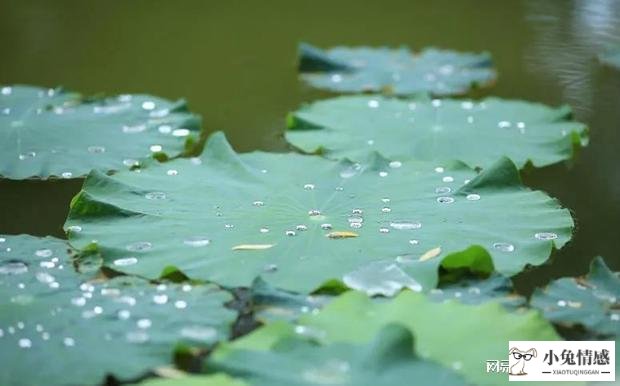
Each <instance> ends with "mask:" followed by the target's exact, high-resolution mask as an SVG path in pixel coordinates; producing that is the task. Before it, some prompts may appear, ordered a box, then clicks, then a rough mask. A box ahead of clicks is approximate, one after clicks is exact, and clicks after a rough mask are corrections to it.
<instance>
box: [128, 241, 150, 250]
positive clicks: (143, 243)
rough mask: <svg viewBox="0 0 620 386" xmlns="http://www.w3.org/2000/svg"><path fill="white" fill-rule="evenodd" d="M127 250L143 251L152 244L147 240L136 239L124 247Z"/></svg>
mask: <svg viewBox="0 0 620 386" xmlns="http://www.w3.org/2000/svg"><path fill="white" fill-rule="evenodd" d="M125 248H126V249H127V250H128V251H131V252H144V251H148V250H149V249H151V248H153V244H151V243H150V242H148V241H138V242H135V243H132V244H129V245H127V246H126V247H125Z"/></svg>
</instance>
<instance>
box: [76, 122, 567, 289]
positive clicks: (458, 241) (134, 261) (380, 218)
mask: <svg viewBox="0 0 620 386" xmlns="http://www.w3.org/2000/svg"><path fill="white" fill-rule="evenodd" d="M200 161H201V162H200V164H199V163H198V162H194V161H192V160H187V159H179V160H175V161H172V162H168V163H166V164H157V165H153V166H152V167H147V168H145V169H143V170H142V172H141V173H133V172H122V173H118V174H116V175H114V176H106V175H104V174H103V173H100V172H96V171H95V172H93V173H91V175H90V176H89V177H88V178H87V180H86V182H85V184H84V187H83V191H82V192H81V193H80V194H79V195H78V196H77V197H76V198H75V199H74V200H73V202H72V205H71V212H70V215H69V218H68V221H67V223H66V229H67V230H68V231H69V238H70V243H71V244H72V245H73V246H75V247H76V248H78V249H81V250H84V249H87V250H90V249H91V248H93V247H97V248H98V250H99V252H100V253H101V254H102V256H103V261H104V264H107V265H109V266H112V267H113V268H115V269H117V270H120V271H123V272H127V273H133V274H139V275H143V276H145V277H149V278H155V277H158V276H159V275H160V274H161V273H162V271H163V270H164V268H166V267H167V266H174V267H176V268H178V269H180V270H181V271H182V272H183V273H185V274H186V275H188V276H189V277H192V278H197V279H204V280H211V281H214V282H216V283H220V284H222V285H225V286H233V287H239V286H243V287H248V286H249V285H251V283H252V281H253V280H254V278H255V277H257V276H260V275H262V276H263V278H264V279H265V280H266V281H267V282H268V283H270V284H271V285H273V286H274V287H277V288H280V289H283V290H289V291H296V292H302V293H306V292H308V291H312V290H314V289H317V288H318V287H320V286H321V285H322V284H325V282H327V281H329V280H331V279H337V280H344V283H345V284H347V285H348V286H349V287H352V288H356V289H364V290H367V291H369V292H373V293H377V294H384V295H391V294H393V293H395V292H397V291H398V290H399V289H400V288H402V287H408V288H412V289H414V290H418V291H419V290H428V289H430V288H433V287H435V285H436V284H437V271H438V268H439V265H440V264H443V266H444V268H446V269H450V270H452V269H457V268H469V269H470V270H472V271H475V272H478V273H484V274H488V273H489V272H491V271H492V270H493V265H494V266H495V268H496V269H497V270H498V271H500V272H503V273H505V274H507V275H514V274H516V273H518V272H519V271H521V270H522V269H523V267H524V266H525V265H526V264H532V265H538V264H541V263H543V262H544V261H545V260H547V258H548V256H549V254H550V252H551V250H552V248H553V246H554V245H555V246H556V247H561V246H562V245H563V244H564V243H566V242H567V241H568V239H569V238H570V236H571V229H572V227H573V222H572V218H571V216H570V214H569V212H568V211H567V210H565V209H561V208H560V206H559V204H558V202H557V201H555V200H554V199H551V198H549V197H548V196H547V195H545V194H544V193H542V192H538V191H531V190H529V189H527V188H524V187H523V186H522V185H521V184H520V181H519V176H518V172H517V170H516V168H515V166H514V165H513V164H512V163H511V162H510V161H509V160H507V159H502V160H500V161H499V162H498V163H497V164H495V165H494V166H492V167H489V168H488V169H487V170H485V171H484V172H483V173H482V174H480V175H478V176H476V173H475V172H474V171H472V170H471V169H468V168H466V167H464V166H463V165H462V164H448V163H446V164H443V166H437V165H436V164H425V163H416V162H412V161H406V162H403V163H399V164H394V163H388V162H387V161H386V160H384V159H382V158H380V157H375V158H374V159H372V160H371V161H369V163H367V164H364V165H365V166H362V165H355V164H351V163H349V162H340V163H336V162H333V161H329V160H326V159H323V158H321V157H315V156H304V155H298V154H273V153H262V152H256V153H250V154H244V155H237V154H236V153H234V151H233V150H232V149H231V148H230V146H229V145H228V143H227V142H226V140H225V138H224V136H223V135H222V134H221V133H218V134H216V135H214V136H212V137H211V138H210V140H209V142H208V144H207V149H206V151H205V153H204V154H203V156H202V158H201V159H200ZM470 180H471V181H470ZM466 182H468V183H466ZM93 240H96V243H94V242H93ZM128 263H131V264H128Z"/></svg>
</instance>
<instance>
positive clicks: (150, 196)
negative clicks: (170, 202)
mask: <svg viewBox="0 0 620 386" xmlns="http://www.w3.org/2000/svg"><path fill="white" fill-rule="evenodd" d="M144 198H146V199H147V200H165V199H166V193H164V192H148V193H147V194H145V195H144Z"/></svg>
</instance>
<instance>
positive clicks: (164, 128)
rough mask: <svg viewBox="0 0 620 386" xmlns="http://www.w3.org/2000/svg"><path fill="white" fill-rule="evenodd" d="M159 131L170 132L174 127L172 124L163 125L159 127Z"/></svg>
mask: <svg viewBox="0 0 620 386" xmlns="http://www.w3.org/2000/svg"><path fill="white" fill-rule="evenodd" d="M157 131H159V132H160V133H162V134H170V132H171V131H172V127H171V126H170V125H161V126H159V127H158V128H157Z"/></svg>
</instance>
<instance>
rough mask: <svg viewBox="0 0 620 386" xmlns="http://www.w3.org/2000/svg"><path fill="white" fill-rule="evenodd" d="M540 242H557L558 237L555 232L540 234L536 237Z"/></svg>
mask: <svg viewBox="0 0 620 386" xmlns="http://www.w3.org/2000/svg"><path fill="white" fill-rule="evenodd" d="M534 237H536V238H537V239H538V240H555V239H557V238H558V235H557V234H555V233H553V232H539V233H536V234H535V235H534Z"/></svg>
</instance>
